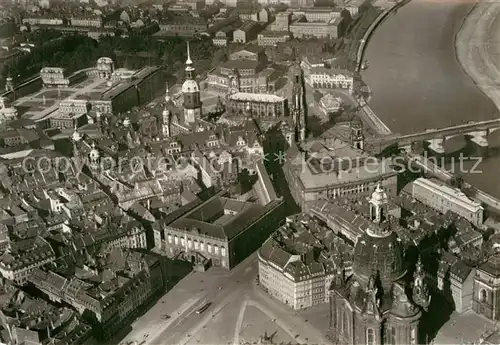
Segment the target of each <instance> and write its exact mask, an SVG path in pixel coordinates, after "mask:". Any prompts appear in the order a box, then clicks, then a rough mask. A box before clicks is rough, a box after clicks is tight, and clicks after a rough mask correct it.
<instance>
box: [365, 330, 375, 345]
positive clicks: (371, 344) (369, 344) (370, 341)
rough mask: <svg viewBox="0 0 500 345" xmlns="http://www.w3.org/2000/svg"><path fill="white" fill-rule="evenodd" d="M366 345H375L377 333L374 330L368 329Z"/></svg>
mask: <svg viewBox="0 0 500 345" xmlns="http://www.w3.org/2000/svg"><path fill="white" fill-rule="evenodd" d="M366 345H375V331H374V330H373V328H367V329H366Z"/></svg>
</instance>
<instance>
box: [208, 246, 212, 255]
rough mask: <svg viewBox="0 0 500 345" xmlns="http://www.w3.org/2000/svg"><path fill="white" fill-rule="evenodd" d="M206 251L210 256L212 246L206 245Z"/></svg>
mask: <svg viewBox="0 0 500 345" xmlns="http://www.w3.org/2000/svg"><path fill="white" fill-rule="evenodd" d="M207 251H208V252H209V253H210V254H212V245H211V244H210V243H209V244H208V245H207Z"/></svg>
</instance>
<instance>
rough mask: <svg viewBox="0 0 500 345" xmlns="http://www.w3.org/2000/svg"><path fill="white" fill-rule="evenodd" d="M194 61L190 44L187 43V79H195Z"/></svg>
mask: <svg viewBox="0 0 500 345" xmlns="http://www.w3.org/2000/svg"><path fill="white" fill-rule="evenodd" d="M193 71H194V67H193V61H192V60H191V52H190V51H189V42H188V43H187V60H186V78H187V79H193Z"/></svg>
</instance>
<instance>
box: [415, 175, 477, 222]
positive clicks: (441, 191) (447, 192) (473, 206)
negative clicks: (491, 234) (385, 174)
mask: <svg viewBox="0 0 500 345" xmlns="http://www.w3.org/2000/svg"><path fill="white" fill-rule="evenodd" d="M412 196H413V197H414V198H415V199H417V200H418V201H420V202H422V203H424V204H426V205H429V206H430V207H432V208H434V209H436V210H438V211H439V212H441V213H446V212H448V211H450V212H453V213H456V214H457V215H459V216H461V217H463V218H465V219H467V220H468V221H469V222H471V223H472V224H474V225H476V226H481V225H482V224H483V213H484V208H483V207H482V206H481V203H479V202H477V201H474V200H471V199H469V198H468V197H467V196H466V195H465V194H464V193H463V192H462V191H460V190H459V189H457V188H452V187H449V186H447V185H446V184H443V183H441V182H437V181H435V180H428V179H425V178H418V179H417V180H415V181H413V188H412Z"/></svg>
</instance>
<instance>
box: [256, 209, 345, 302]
mask: <svg viewBox="0 0 500 345" xmlns="http://www.w3.org/2000/svg"><path fill="white" fill-rule="evenodd" d="M311 243H315V244H314V245H313V244H311ZM325 248H329V249H328V250H327V249H325ZM318 251H319V254H317V253H315V252H318ZM351 251H352V247H349V246H348V245H346V243H345V242H344V241H343V240H342V239H341V238H340V237H332V236H331V230H330V229H328V228H327V227H325V226H323V225H321V224H320V223H319V222H318V221H317V220H316V219H314V217H312V216H309V215H307V214H304V213H299V214H296V215H294V216H290V217H287V219H286V223H285V225H283V226H282V227H280V228H279V229H278V230H277V231H276V232H275V233H273V235H271V237H270V238H269V239H268V240H267V241H266V242H265V243H264V244H263V245H262V247H261V248H260V249H259V251H258V258H259V282H260V284H261V286H262V287H263V288H264V290H265V291H266V292H267V293H268V294H269V295H271V296H272V297H274V298H275V299H277V300H278V301H280V302H282V303H284V304H286V305H288V306H290V307H291V308H293V309H303V308H309V307H312V306H315V305H318V304H324V303H328V301H329V293H328V291H329V288H330V285H331V283H332V280H333V278H334V275H335V273H336V267H337V266H338V264H339V262H341V261H342V262H345V263H347V264H349V263H350V262H352V257H351Z"/></svg>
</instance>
